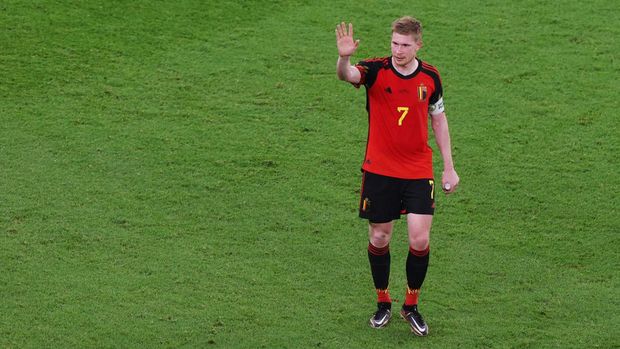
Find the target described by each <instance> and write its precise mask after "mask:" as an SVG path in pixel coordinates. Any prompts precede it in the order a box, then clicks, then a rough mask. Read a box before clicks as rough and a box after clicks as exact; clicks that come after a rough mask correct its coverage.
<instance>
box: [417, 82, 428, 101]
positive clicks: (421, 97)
mask: <svg viewBox="0 0 620 349" xmlns="http://www.w3.org/2000/svg"><path fill="white" fill-rule="evenodd" d="M427 94H428V90H427V88H426V86H424V85H423V84H422V85H420V86H418V99H419V100H420V101H424V100H425V99H426V95H427Z"/></svg>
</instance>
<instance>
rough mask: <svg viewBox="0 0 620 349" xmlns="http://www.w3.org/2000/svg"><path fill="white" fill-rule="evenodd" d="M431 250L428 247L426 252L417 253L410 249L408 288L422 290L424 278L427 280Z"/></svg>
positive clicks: (408, 257)
mask: <svg viewBox="0 0 620 349" xmlns="http://www.w3.org/2000/svg"><path fill="white" fill-rule="evenodd" d="M429 256H430V250H429V248H428V247H427V248H426V250H424V251H416V250H414V249H413V248H411V247H409V255H408V256H407V286H409V288H410V289H412V290H419V289H420V288H422V284H423V283H424V278H426V270H427V269H428V260H429Z"/></svg>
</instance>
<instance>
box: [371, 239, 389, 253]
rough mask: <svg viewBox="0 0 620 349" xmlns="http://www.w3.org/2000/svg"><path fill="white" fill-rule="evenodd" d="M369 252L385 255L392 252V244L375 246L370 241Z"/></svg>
mask: <svg viewBox="0 0 620 349" xmlns="http://www.w3.org/2000/svg"><path fill="white" fill-rule="evenodd" d="M368 252H370V253H371V254H373V255H375V256H383V255H385V254H387V253H388V252H390V245H389V244H388V245H385V246H384V247H375V246H373V245H372V244H371V243H370V242H369V243H368Z"/></svg>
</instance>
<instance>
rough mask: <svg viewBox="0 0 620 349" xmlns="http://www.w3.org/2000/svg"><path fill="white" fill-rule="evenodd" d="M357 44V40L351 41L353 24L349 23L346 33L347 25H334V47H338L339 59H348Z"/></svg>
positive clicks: (358, 42)
mask: <svg viewBox="0 0 620 349" xmlns="http://www.w3.org/2000/svg"><path fill="white" fill-rule="evenodd" d="M359 44H360V41H359V40H353V24H351V23H349V30H348V31H347V25H346V24H345V23H344V22H342V23H340V24H338V25H336V45H337V46H338V55H340V57H350V56H351V55H353V54H354V53H355V51H356V50H357V47H358V46H359Z"/></svg>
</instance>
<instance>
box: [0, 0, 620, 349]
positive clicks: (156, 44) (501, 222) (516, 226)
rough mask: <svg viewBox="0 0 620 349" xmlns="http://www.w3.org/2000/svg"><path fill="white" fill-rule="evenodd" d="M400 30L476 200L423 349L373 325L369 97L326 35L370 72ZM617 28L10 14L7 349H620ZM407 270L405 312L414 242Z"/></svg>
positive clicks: (401, 243) (427, 295)
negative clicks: (366, 197) (340, 65)
mask: <svg viewBox="0 0 620 349" xmlns="http://www.w3.org/2000/svg"><path fill="white" fill-rule="evenodd" d="M403 14H411V15H413V16H416V17H418V18H419V19H420V20H421V21H422V23H423V24H424V27H425V33H424V41H425V46H424V48H423V49H422V50H421V51H420V57H421V58H422V59H424V60H427V61H429V62H430V63H432V64H434V65H435V66H437V67H438V69H439V70H440V72H441V73H442V78H443V83H444V89H445V100H446V107H447V115H448V118H449V120H450V127H451V134H452V142H453V145H454V151H453V152H454V160H455V163H456V168H457V171H458V172H459V175H460V176H461V179H462V184H461V187H460V188H459V192H458V193H457V194H455V195H453V196H450V197H445V196H443V195H440V197H439V198H438V202H437V204H438V208H437V210H436V216H435V222H434V227H433V232H432V234H431V235H432V239H431V240H432V243H431V244H432V258H431V266H430V270H429V274H428V277H427V281H426V282H425V285H424V289H423V294H422V296H421V302H422V303H421V309H422V310H423V314H424V315H425V317H426V319H427V321H428V323H429V327H430V336H429V337H428V338H423V339H421V338H414V337H413V336H412V335H411V334H410V333H408V329H407V327H406V324H405V323H403V322H400V321H398V319H394V320H395V321H394V322H393V323H392V324H390V325H389V327H388V328H386V329H385V330H382V331H374V330H372V329H370V328H369V327H368V326H367V325H366V321H367V320H368V317H369V316H370V314H371V312H372V311H373V307H374V301H375V299H374V292H373V289H372V281H371V278H370V273H369V270H368V269H369V268H368V264H367V259H366V251H365V248H366V245H367V236H366V225H365V222H364V221H361V220H359V219H358V218H357V214H356V212H357V200H358V190H359V189H358V188H359V179H360V178H359V177H360V175H359V166H360V163H361V160H362V157H363V152H364V144H365V140H366V115H365V110H364V103H365V99H364V98H365V96H364V93H363V91H359V90H355V89H354V88H352V87H351V86H348V85H347V84H345V83H342V82H340V81H338V80H337V79H336V76H335V64H336V58H337V51H336V48H335V38H334V28H335V25H336V23H338V22H340V21H342V20H346V21H351V22H353V23H354V25H355V33H356V36H357V37H359V38H360V39H361V46H360V49H359V51H358V54H357V55H356V56H355V57H354V58H353V59H354V60H359V59H362V58H365V57H371V56H383V55H386V54H389V37H390V36H389V35H390V29H389V28H390V23H391V21H392V20H394V19H395V18H397V17H399V16H401V15H403ZM619 18H620V8H619V7H618V5H617V4H616V2H614V1H605V0H597V1H593V2H590V3H589V4H588V6H584V5H583V3H582V2H578V1H562V2H555V3H540V2H534V1H521V2H517V3H514V4H508V3H504V2H496V1H493V2H488V3H486V4H484V6H481V5H480V4H479V3H477V2H471V1H464V2H441V3H433V4H430V3H429V4H415V5H414V4H412V3H411V2H404V1H390V2H389V3H387V4H383V5H377V4H371V3H366V2H358V3H355V4H353V3H346V4H345V3H334V2H329V1H316V2H313V3H312V4H306V3H304V2H298V1H275V2H263V1H259V2H242V3H234V4H230V3H216V2H209V1H207V2H204V1H189V0H187V1H185V0H184V1H178V2H152V1H151V2H147V1H134V2H126V1H110V2H102V3H97V2H88V1H86V2H77V3H76V2H73V3H68V2H56V1H40V2H28V1H13V0H10V1H5V2H3V3H2V4H0V42H1V43H2V45H1V47H2V49H1V50H0V118H1V119H0V121H1V126H0V139H2V141H1V142H0V164H1V166H2V169H1V170H0V188H1V189H2V192H1V193H0V265H1V266H2V272H1V273H0V294H1V295H2V301H1V302H0V313H2V316H1V317H0V346H1V347H6V348H13V347H14V348H24V347H31V348H38V347H57V348H66V347H200V348H210V347H212V348H230V347H234V348H259V347H264V348H296V347H300V348H309V347H326V348H349V347H350V348H363V347H382V348H396V347H403V346H410V345H414V346H417V347H433V348H569V347H570V348H584V347H591V348H617V347H619V346H620V336H619V335H618V328H620V320H619V316H618V314H619V313H620V304H619V301H618V299H619V294H618V291H617V290H618V288H619V286H620V285H619V283H618V272H617V270H620V265H619V259H618V246H619V243H620V241H619V238H618V233H619V228H620V224H619V223H620V222H619V221H620V219H619V215H618V207H619V205H620V203H619V202H618V197H619V195H618V194H619V193H618V187H619V186H620V181H619V179H618V176H617V171H618V166H619V163H620V162H619V158H618V153H619V151H620V149H619V140H618V131H617V129H618V126H617V116H618V115H617V110H618V102H617V97H618V96H617V94H618V93H617V91H618V83H617V81H618V78H619V75H620V74H619V72H620V69H619V62H618V58H617V52H618V51H619V50H620V46H619V44H618V40H617V38H618V37H619V36H620V29H619V28H620V20H619ZM432 145H433V146H434V144H432ZM436 158H437V159H438V156H436ZM440 170H441V166H440V163H439V162H438V163H437V166H436V172H437V176H439V174H440V173H439V171H440ZM392 246H393V247H392V250H393V266H394V267H393V272H392V280H391V288H392V293H393V295H394V296H395V297H396V298H399V297H403V293H404V285H405V275H404V258H405V255H406V250H407V246H406V237H405V234H404V224H403V222H399V224H397V226H396V234H395V239H394V241H393V243H392ZM401 301H402V298H401ZM400 304H401V303H400V302H399V303H396V304H395V307H396V308H397V307H398V306H399V305H400Z"/></svg>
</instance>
